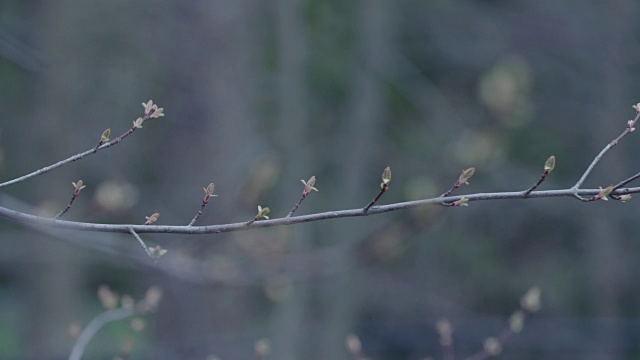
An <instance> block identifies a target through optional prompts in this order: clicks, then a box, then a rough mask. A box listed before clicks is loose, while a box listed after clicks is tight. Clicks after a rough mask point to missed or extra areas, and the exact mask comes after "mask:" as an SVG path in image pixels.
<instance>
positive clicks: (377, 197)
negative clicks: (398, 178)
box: [363, 186, 389, 212]
mask: <svg viewBox="0 0 640 360" xmlns="http://www.w3.org/2000/svg"><path fill="white" fill-rule="evenodd" d="M387 189H389V186H385V187H382V188H380V192H379V193H378V196H376V197H375V198H374V199H373V200H371V202H370V203H368V204H367V206H365V207H364V209H363V210H364V211H365V212H369V209H371V207H372V206H373V205H375V203H377V202H378V200H380V197H381V196H382V194H384V193H385V192H387Z"/></svg>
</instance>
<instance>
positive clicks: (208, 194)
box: [187, 183, 218, 226]
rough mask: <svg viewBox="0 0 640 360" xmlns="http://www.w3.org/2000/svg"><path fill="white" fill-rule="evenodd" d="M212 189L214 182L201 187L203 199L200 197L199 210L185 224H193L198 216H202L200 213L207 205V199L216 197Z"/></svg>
mask: <svg viewBox="0 0 640 360" xmlns="http://www.w3.org/2000/svg"><path fill="white" fill-rule="evenodd" d="M214 189H215V184H214V183H211V184H209V186H207V187H206V188H202V191H204V199H202V205H200V211H198V213H197V214H196V215H195V216H194V217H193V219H191V222H189V225H187V226H193V224H195V223H196V221H198V219H199V218H200V216H202V213H203V212H204V207H205V206H207V204H208V203H209V200H211V198H212V197H218V195H214V194H213V190H214Z"/></svg>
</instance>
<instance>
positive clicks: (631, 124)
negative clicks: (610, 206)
mask: <svg viewBox="0 0 640 360" xmlns="http://www.w3.org/2000/svg"><path fill="white" fill-rule="evenodd" d="M633 108H634V109H635V110H636V117H635V118H634V119H633V120H629V121H627V127H626V128H625V129H624V131H623V132H622V133H621V134H620V135H618V137H617V138H615V139H613V140H612V141H611V142H610V143H609V144H607V146H605V147H604V149H602V151H600V153H599V154H598V155H597V156H596V157H595V159H593V161H592V162H591V164H590V165H589V167H588V168H587V170H585V172H584V174H582V176H581V177H580V180H578V182H577V183H576V184H575V185H573V187H572V189H574V190H578V189H579V188H580V186H582V183H584V181H585V180H586V179H587V176H589V174H591V171H593V168H595V166H596V165H597V164H598V163H599V162H600V160H601V159H602V157H603V156H604V154H606V153H607V151H609V150H611V148H612V147H614V146H616V145H618V143H619V142H620V141H621V140H622V139H623V138H624V137H625V136H627V135H628V134H629V133H632V132H634V131H635V130H636V128H635V127H634V126H635V125H636V122H638V120H639V119H640V103H638V104H635V105H633ZM623 186H624V185H623ZM574 196H575V197H578V196H579V195H578V194H575V195H574ZM578 198H579V197H578Z"/></svg>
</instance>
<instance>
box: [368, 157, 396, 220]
mask: <svg viewBox="0 0 640 360" xmlns="http://www.w3.org/2000/svg"><path fill="white" fill-rule="evenodd" d="M390 182H391V168H390V167H389V166H387V167H386V168H385V169H384V171H383V172H382V182H381V183H380V192H379V193H378V196H376V197H375V198H374V199H373V200H371V202H370V203H369V204H367V206H365V207H364V212H368V211H369V209H371V207H372V206H373V205H374V204H375V203H376V202H378V200H380V197H381V196H382V194H384V193H385V192H387V190H389V183H390Z"/></svg>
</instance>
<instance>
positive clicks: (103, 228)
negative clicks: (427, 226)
mask: <svg viewBox="0 0 640 360" xmlns="http://www.w3.org/2000/svg"><path fill="white" fill-rule="evenodd" d="M601 192H602V189H578V190H576V189H573V188H570V189H562V190H545V191H534V192H531V193H530V194H528V195H525V194H524V192H523V191H511V192H495V193H476V194H468V195H458V196H448V197H436V198H430V199H423V200H414V201H405V202H400V203H395V204H389V205H381V206H373V207H371V208H370V209H368V211H365V210H364V209H363V208H358V209H349V210H338V211H327V212H322V213H315V214H310V215H301V216H292V217H282V218H276V219H270V220H261V221H256V222H252V223H251V224H249V225H247V222H246V221H245V222H240V223H230V224H221V225H207V226H172V225H133V224H123V225H112V224H97V223H85V222H75V221H65V220H57V219H51V218H45V217H40V216H35V215H30V214H26V213H22V212H19V211H15V210H11V209H7V208H5V207H0V216H2V217H5V218H8V219H11V220H14V221H17V222H20V223H25V224H30V225H39V226H50V227H55V228H61V229H70V230H78V231H95V232H114V233H130V231H131V229H133V231H135V232H136V233H154V234H218V233H225V232H233V231H242V230H247V229H254V228H266V227H273V226H283V225H293V224H299V223H305V222H313V221H320V220H329V219H337V218H346V217H359V216H369V215H377V214H382V213H386V212H391V211H398V210H404V209H412V208H416V207H421V206H427V205H440V203H442V202H445V201H446V202H447V203H448V202H455V201H458V200H461V199H462V198H465V197H466V198H467V199H468V200H469V202H474V201H485V200H513V199H532V198H550V197H571V196H574V194H578V195H581V196H596V195H598V194H600V193H601ZM636 193H640V187H634V188H623V189H618V190H616V191H615V192H613V193H612V194H613V195H618V196H621V195H626V194H636Z"/></svg>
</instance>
